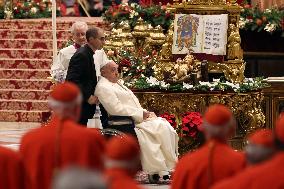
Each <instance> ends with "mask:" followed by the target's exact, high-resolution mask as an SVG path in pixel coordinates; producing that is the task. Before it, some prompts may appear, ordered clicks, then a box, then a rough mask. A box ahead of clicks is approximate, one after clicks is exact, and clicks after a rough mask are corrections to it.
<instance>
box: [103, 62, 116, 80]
mask: <svg viewBox="0 0 284 189" xmlns="http://www.w3.org/2000/svg"><path fill="white" fill-rule="evenodd" d="M101 75H102V76H103V77H105V78H106V79H108V80H109V81H110V82H112V83H116V82H117V81H118V79H119V74H118V65H117V64H116V63H115V62H114V61H110V62H108V63H107V64H106V65H104V66H103V67H102V68H101Z"/></svg>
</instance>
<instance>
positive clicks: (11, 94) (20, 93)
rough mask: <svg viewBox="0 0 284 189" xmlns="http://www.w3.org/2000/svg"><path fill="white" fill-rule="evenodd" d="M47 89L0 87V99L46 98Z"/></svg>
mask: <svg viewBox="0 0 284 189" xmlns="http://www.w3.org/2000/svg"><path fill="white" fill-rule="evenodd" d="M49 93H50V91H49V90H31V89H29V90H22V89H0V99H4V100H11V99H17V100H31V99H36V100H46V99H47V98H48V96H49Z"/></svg>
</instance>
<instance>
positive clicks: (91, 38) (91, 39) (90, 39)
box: [87, 37, 95, 42]
mask: <svg viewBox="0 0 284 189" xmlns="http://www.w3.org/2000/svg"><path fill="white" fill-rule="evenodd" d="M94 39H95V38H94V37H89V39H87V41H88V42H91V41H93V40H94Z"/></svg>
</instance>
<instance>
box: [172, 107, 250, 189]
mask: <svg viewBox="0 0 284 189" xmlns="http://www.w3.org/2000/svg"><path fill="white" fill-rule="evenodd" d="M235 126H236V123H235V120H234V117H233V114H232V112H231V111H230V110H229V109H228V108H227V107H226V106H224V105H220V104H216V105H212V106H210V107H209V108H208V109H207V111H206V112H205V114H204V118H203V125H202V127H203V131H204V134H205V136H206V139H207V142H206V143H205V144H204V145H203V146H202V147H201V148H200V149H198V150H196V151H195V152H192V153H188V154H186V155H185V156H184V157H182V158H181V160H180V161H179V162H178V164H177V166H176V169H175V172H174V175H173V181H172V189H207V188H209V187H210V186H212V185H213V184H214V183H216V182H218V181H220V180H222V179H225V178H227V177H230V176H233V175H234V174H236V173H238V172H239V171H241V170H242V169H243V168H244V167H245V158H244V155H242V154H241V153H239V152H236V151H235V150H233V149H232V148H231V147H230V146H229V145H228V144H227V139H228V138H229V137H230V135H231V134H232V133H233V131H234V129H235Z"/></svg>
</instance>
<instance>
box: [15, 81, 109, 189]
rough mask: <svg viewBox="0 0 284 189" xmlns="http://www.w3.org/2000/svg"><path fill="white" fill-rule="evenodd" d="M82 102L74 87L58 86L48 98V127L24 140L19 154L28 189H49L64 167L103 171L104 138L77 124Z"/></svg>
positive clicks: (32, 132)
mask: <svg viewBox="0 0 284 189" xmlns="http://www.w3.org/2000/svg"><path fill="white" fill-rule="evenodd" d="M81 102H82V95H81V92H80V89H79V88H78V87H77V86H76V85H75V84H72V83H69V82H65V83H62V84H58V85H57V86H55V88H54V89H53V90H52V92H51V94H50V98H49V105H50V107H51V109H52V111H53V117H52V119H51V121H50V123H48V124H47V125H46V126H43V127H41V128H37V129H35V130H32V131H30V132H28V133H27V134H25V135H24V136H23V138H22V141H21V146H20V153H21V155H22V157H23V163H24V166H25V169H26V171H27V174H28V176H29V179H28V180H27V181H26V185H28V187H27V188H29V189H49V188H50V184H51V180H52V178H53V177H54V176H55V174H56V172H57V171H58V170H60V169H62V168H64V167H66V166H71V165H75V166H81V167H85V168H90V169H96V170H102V169H103V167H104V165H103V157H102V155H103V153H104V147H105V141H104V138H103V136H101V134H100V133H99V132H98V131H97V130H89V129H87V128H84V127H82V126H80V125H79V124H77V123H76V121H78V119H79V117H80V108H81Z"/></svg>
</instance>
